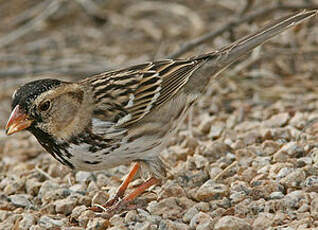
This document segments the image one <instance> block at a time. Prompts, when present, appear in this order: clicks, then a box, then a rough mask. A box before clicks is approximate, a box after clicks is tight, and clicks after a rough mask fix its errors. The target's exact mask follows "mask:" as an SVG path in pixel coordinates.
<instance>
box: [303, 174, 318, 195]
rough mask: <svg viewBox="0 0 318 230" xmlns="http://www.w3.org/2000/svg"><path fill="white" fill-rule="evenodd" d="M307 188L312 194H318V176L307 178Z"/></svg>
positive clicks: (305, 183)
mask: <svg viewBox="0 0 318 230" xmlns="http://www.w3.org/2000/svg"><path fill="white" fill-rule="evenodd" d="M304 185H305V187H306V188H307V190H308V191H310V192H318V176H310V177H307V178H306V180H305V182H304Z"/></svg>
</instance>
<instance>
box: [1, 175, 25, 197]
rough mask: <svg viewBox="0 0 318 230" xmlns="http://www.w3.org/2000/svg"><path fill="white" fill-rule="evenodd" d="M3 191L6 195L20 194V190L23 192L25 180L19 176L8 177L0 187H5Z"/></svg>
mask: <svg viewBox="0 0 318 230" xmlns="http://www.w3.org/2000/svg"><path fill="white" fill-rule="evenodd" d="M5 184H6V186H5V188H4V189H3V192H4V194H6V195H12V194H16V193H18V191H19V190H22V188H23V186H24V180H22V179H20V178H19V177H17V176H12V177H6V178H4V179H3V180H2V182H1V185H0V187H2V186H3V185H5Z"/></svg>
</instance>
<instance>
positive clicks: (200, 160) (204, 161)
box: [191, 154, 209, 169]
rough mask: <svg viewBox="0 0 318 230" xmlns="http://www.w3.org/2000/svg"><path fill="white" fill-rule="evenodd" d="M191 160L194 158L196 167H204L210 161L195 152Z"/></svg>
mask: <svg viewBox="0 0 318 230" xmlns="http://www.w3.org/2000/svg"><path fill="white" fill-rule="evenodd" d="M191 160H193V162H194V164H195V167H196V169H203V168H204V167H205V166H206V165H207V164H208V163H209V161H208V160H207V159H206V158H205V157H203V156H201V155H198V154H194V155H193V157H192V159H191Z"/></svg>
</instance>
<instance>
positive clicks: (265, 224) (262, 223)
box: [253, 213, 274, 230]
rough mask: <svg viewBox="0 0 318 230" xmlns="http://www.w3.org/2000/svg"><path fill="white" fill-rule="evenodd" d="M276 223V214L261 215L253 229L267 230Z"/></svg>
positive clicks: (254, 223) (255, 221)
mask: <svg viewBox="0 0 318 230" xmlns="http://www.w3.org/2000/svg"><path fill="white" fill-rule="evenodd" d="M273 222H274V214H271V213H259V214H258V216H257V218H256V219H255V220H254V222H253V229H257V230H265V229H268V228H269V227H270V226H272V224H273Z"/></svg>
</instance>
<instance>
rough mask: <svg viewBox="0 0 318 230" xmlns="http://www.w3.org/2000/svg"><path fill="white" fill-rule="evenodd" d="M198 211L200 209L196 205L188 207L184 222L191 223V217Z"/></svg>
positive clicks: (183, 218)
mask: <svg viewBox="0 0 318 230" xmlns="http://www.w3.org/2000/svg"><path fill="white" fill-rule="evenodd" d="M198 213H199V211H198V209H196V208H195V207H192V208H190V209H188V211H187V212H186V213H185V214H184V215H183V217H182V220H183V222H185V223H189V222H190V221H191V219H192V218H193V217H194V216H195V215H196V214H198Z"/></svg>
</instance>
